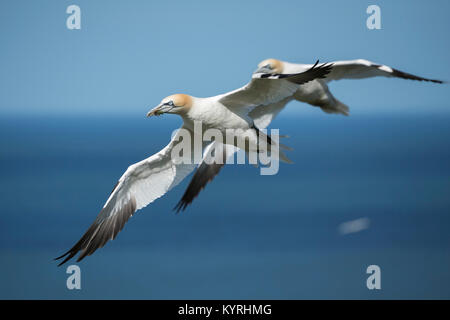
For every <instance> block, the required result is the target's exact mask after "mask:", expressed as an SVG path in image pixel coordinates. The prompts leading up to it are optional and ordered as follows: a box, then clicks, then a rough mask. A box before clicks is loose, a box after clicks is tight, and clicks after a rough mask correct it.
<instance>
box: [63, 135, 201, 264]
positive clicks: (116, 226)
mask: <svg viewBox="0 0 450 320" xmlns="http://www.w3.org/2000/svg"><path fill="white" fill-rule="evenodd" d="M181 130H187V129H185V128H181ZM181 130H179V131H178V132H177V133H176V134H175V135H174V137H173V139H172V140H171V141H170V143H169V144H168V145H167V146H166V147H165V148H164V149H162V150H161V151H160V152H158V153H156V154H154V155H152V156H151V157H149V158H147V159H145V160H142V161H140V162H138V163H135V164H133V165H131V166H130V167H129V168H128V169H127V170H126V171H125V173H124V174H123V175H122V177H121V178H120V179H119V181H118V183H117V185H116V187H115V188H114V190H113V191H112V193H111V195H110V197H109V198H108V200H107V201H106V203H105V205H104V207H103V209H102V210H101V211H100V213H99V214H98V216H97V218H96V219H95V221H94V223H92V225H91V226H90V227H89V229H88V230H87V231H86V233H85V234H84V235H83V236H82V237H81V239H80V240H79V241H78V242H77V243H76V244H75V245H74V246H73V247H72V248H71V249H70V250H69V251H67V252H66V253H65V254H63V255H62V256H60V257H58V258H56V259H62V258H64V257H65V259H64V260H63V261H62V262H61V263H60V264H59V265H61V264H63V263H65V262H67V261H68V260H70V259H71V258H73V257H74V256H75V255H76V254H77V253H78V252H80V255H79V257H78V260H77V261H80V260H82V259H83V258H84V257H86V256H88V255H91V254H92V253H94V251H95V250H97V249H99V248H101V247H103V246H104V245H105V244H106V242H108V241H109V240H113V239H114V238H115V237H116V236H117V234H118V233H119V232H120V231H121V230H122V228H123V226H124V225H125V223H126V222H127V220H128V219H129V218H130V217H131V216H132V215H133V214H134V213H135V212H136V211H137V210H139V209H141V208H143V207H145V206H147V205H148V204H150V203H151V202H153V201H154V200H156V199H158V198H159V197H161V196H163V195H164V194H165V193H166V192H168V191H169V190H170V189H172V188H173V187H174V186H176V185H177V184H178V183H180V182H181V180H183V179H184V178H185V177H186V176H187V175H188V174H189V173H190V172H191V171H192V170H194V168H195V166H196V165H195V164H194V162H193V161H190V163H186V164H185V163H180V161H179V159H173V158H172V151H173V150H174V147H175V146H177V145H178V144H179V143H183V139H185V138H186V137H191V139H193V136H194V135H193V134H187V133H189V131H184V132H181ZM184 142H186V141H184ZM193 145H194V144H193V143H192V141H191V144H190V146H191V154H193V151H192V147H193ZM186 146H189V145H187V144H186ZM179 147H181V145H180V146H179ZM186 162H189V161H186Z"/></svg>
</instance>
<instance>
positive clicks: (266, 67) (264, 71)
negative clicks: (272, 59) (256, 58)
mask: <svg viewBox="0 0 450 320" xmlns="http://www.w3.org/2000/svg"><path fill="white" fill-rule="evenodd" d="M257 73H273V70H272V69H270V68H269V67H268V66H262V67H261V68H258V69H256V70H255V71H254V72H253V74H257Z"/></svg>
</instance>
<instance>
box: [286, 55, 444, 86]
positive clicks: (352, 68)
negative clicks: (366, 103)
mask: <svg viewBox="0 0 450 320" xmlns="http://www.w3.org/2000/svg"><path fill="white" fill-rule="evenodd" d="M332 63H333V69H332V70H331V72H330V73H329V74H328V75H327V76H326V78H325V81H332V80H340V79H363V78H371V77H378V76H382V77H396V78H403V79H409V80H418V81H430V82H435V83H442V81H440V80H433V79H427V78H422V77H419V76H416V75H413V74H410V73H406V72H403V71H400V70H397V69H394V68H391V67H389V66H386V65H382V64H377V63H374V62H371V61H368V60H364V59H358V60H347V61H334V62H332ZM292 65H294V66H298V68H294V69H296V71H297V70H299V71H301V70H306V69H307V68H309V67H311V66H312V65H310V64H298V65H295V64H292ZM297 72H298V71H297Z"/></svg>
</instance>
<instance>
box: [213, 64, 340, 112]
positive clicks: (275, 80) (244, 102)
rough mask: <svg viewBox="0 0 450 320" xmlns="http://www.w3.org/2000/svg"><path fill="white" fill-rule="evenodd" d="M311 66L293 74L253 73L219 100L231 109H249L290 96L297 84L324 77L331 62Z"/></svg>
mask: <svg viewBox="0 0 450 320" xmlns="http://www.w3.org/2000/svg"><path fill="white" fill-rule="evenodd" d="M318 63H319V61H317V62H316V64H315V65H313V66H311V67H310V68H309V69H308V70H307V71H305V72H301V73H294V74H268V73H267V74H266V73H256V74H253V76H252V80H251V81H250V82H249V83H248V84H247V85H246V86H244V87H242V88H240V89H237V90H234V91H231V92H229V93H226V94H224V95H223V96H222V97H221V98H220V99H219V102H220V103H222V104H223V105H224V106H226V107H228V108H229V109H231V110H233V111H237V112H240V111H241V109H243V108H244V109H247V110H248V111H250V110H251V109H253V108H254V107H256V106H266V105H269V104H272V103H276V102H278V101H280V100H283V99H285V98H287V97H290V96H292V95H293V94H294V93H295V92H296V91H297V89H298V85H301V84H304V83H307V82H309V81H312V80H314V79H319V78H325V76H326V75H327V74H328V73H329V72H330V71H331V69H332V65H331V64H322V65H318Z"/></svg>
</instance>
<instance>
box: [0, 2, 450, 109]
mask: <svg viewBox="0 0 450 320" xmlns="http://www.w3.org/2000/svg"><path fill="white" fill-rule="evenodd" d="M71 4H77V5H79V6H80V7H81V13H82V29H81V30H68V29H67V28H66V19H67V17H68V15H67V14H66V8H67V6H69V5H71ZM370 4H377V5H379V6H380V8H381V15H382V22H381V23H382V30H368V29H367V28H366V19H367V17H368V15H367V14H366V8H367V6H368V5H370ZM448 12H450V2H449V1H444V0H442V1H427V2H426V1H411V0H409V1H361V0H346V1H331V0H322V1H298V0H297V1H276V2H275V1H220V2H219V1H159V2H157V1H99V0H97V1H85V0H71V1H55V0H54V1H49V0H40V1H22V0H20V1H2V2H1V4H0V15H1V17H0V29H1V42H2V50H1V51H0V56H1V59H0V69H1V70H2V72H1V73H0V87H1V88H2V94H1V96H0V115H7V114H16V115H24V114H28V115H36V114H55V115H74V114H77V115H80V114H81V115H94V114H96V115H98V114H105V113H111V114H127V115H130V116H134V115H136V116H139V117H140V116H143V115H144V114H145V113H146V111H147V110H148V109H149V108H150V107H152V106H154V105H156V104H157V103H158V102H159V101H160V100H161V99H162V98H163V97H165V96H167V95H169V94H172V93H176V92H183V93H188V94H191V95H194V96H211V95H216V94H220V93H223V92H226V91H229V90H233V89H235V88H237V87H240V86H242V85H243V84H245V83H246V82H247V81H248V80H249V77H250V75H251V72H252V71H253V70H254V69H255V66H256V64H257V63H258V62H259V61H260V60H262V59H265V58H267V57H275V58H279V59H282V60H287V61H291V62H304V63H310V62H313V61H315V60H316V59H320V60H321V61H331V60H342V59H355V58H366V59H369V60H372V61H375V62H379V63H384V64H388V65H390V66H393V67H396V68H398V69H400V70H403V71H406V72H410V73H414V74H417V75H421V76H424V77H431V78H438V79H443V80H450V73H449V70H450V62H449V59H448V52H449V43H450V40H449V39H450V38H449V37H448V34H447V32H448V31H449V26H450V21H449V19H448ZM331 87H332V90H333V92H334V94H335V95H336V97H337V98H339V99H340V100H341V101H343V102H345V103H346V104H348V105H349V106H350V107H351V110H352V112H353V113H367V112H375V113H376V112H381V113H389V112H413V113H416V112H426V113H433V112H448V110H450V106H449V103H448V101H447V97H448V95H449V86H448V85H444V86H439V85H434V84H426V83H418V82H412V81H403V80H393V79H370V80H363V81H352V80H347V81H341V82H335V83H332V84H331ZM299 106H301V105H300V104H299V103H294V104H291V105H290V106H289V107H288V110H287V111H286V112H287V113H289V112H299V110H301V112H305V113H308V112H310V113H317V114H320V112H319V111H318V110H316V109H314V110H313V109H309V108H299Z"/></svg>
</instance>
